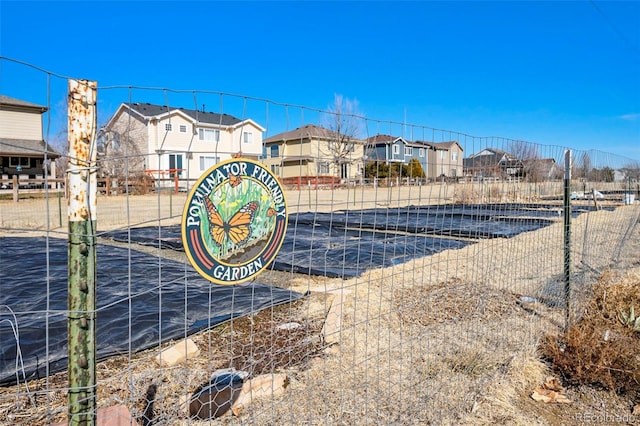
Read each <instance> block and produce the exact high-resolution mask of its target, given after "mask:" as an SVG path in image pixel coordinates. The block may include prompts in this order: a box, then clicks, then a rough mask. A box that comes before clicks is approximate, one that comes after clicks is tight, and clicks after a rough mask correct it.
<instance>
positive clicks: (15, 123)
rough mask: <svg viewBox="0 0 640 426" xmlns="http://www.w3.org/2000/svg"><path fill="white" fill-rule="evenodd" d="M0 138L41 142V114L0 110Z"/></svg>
mask: <svg viewBox="0 0 640 426" xmlns="http://www.w3.org/2000/svg"><path fill="white" fill-rule="evenodd" d="M0 137H3V138H8V139H27V140H42V116H41V114H39V113H35V114H34V113H26V112H16V111H5V110H0Z"/></svg>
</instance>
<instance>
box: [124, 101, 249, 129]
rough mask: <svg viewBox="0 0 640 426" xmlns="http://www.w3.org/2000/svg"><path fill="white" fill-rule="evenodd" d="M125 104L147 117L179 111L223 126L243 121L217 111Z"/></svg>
mask: <svg viewBox="0 0 640 426" xmlns="http://www.w3.org/2000/svg"><path fill="white" fill-rule="evenodd" d="M124 105H126V106H127V107H128V108H130V109H131V110H133V111H135V112H137V113H138V114H139V115H141V116H143V117H145V118H160V117H162V116H164V115H167V114H170V113H172V112H175V111H179V112H182V113H183V114H185V115H187V116H189V117H190V118H191V119H193V120H194V121H196V122H200V123H208V124H218V125H221V126H235V125H236V124H239V123H241V122H242V120H240V119H238V118H236V117H234V116H232V115H229V114H218V113H215V112H205V111H198V110H194V109H186V108H176V107H171V106H169V107H167V106H166V105H153V104H150V103H140V102H134V103H128V102H126V103H124Z"/></svg>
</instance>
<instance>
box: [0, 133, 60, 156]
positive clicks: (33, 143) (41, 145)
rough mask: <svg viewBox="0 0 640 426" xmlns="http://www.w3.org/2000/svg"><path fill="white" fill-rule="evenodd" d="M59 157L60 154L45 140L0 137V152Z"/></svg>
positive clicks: (4, 153)
mask: <svg viewBox="0 0 640 426" xmlns="http://www.w3.org/2000/svg"><path fill="white" fill-rule="evenodd" d="M45 152H46V153H47V157H49V158H58V157H60V154H59V153H58V152H57V151H56V150H55V149H54V148H53V147H52V146H51V145H49V144H48V143H46V142H45V141H43V140H26V139H9V138H0V154H2V155H21V156H25V157H39V156H44V154H45Z"/></svg>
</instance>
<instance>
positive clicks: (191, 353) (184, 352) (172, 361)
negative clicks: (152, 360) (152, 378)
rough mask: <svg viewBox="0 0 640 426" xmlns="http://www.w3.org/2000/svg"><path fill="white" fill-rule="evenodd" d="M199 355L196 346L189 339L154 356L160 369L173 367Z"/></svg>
mask: <svg viewBox="0 0 640 426" xmlns="http://www.w3.org/2000/svg"><path fill="white" fill-rule="evenodd" d="M199 353H200V350H199V349H198V346H196V344H195V343H194V342H193V340H191V339H186V340H183V341H182V342H178V343H176V344H175V345H173V346H171V347H170V348H167V349H165V350H164V351H162V352H161V353H160V354H159V355H158V356H156V362H157V363H158V365H159V366H160V367H173V366H174V365H177V364H180V363H181V362H183V361H184V360H185V359H187V358H195V357H197V356H198V354H199Z"/></svg>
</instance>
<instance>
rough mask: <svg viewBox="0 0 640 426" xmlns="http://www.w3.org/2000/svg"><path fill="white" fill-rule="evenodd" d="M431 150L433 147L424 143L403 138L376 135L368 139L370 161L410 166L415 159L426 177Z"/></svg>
mask: <svg viewBox="0 0 640 426" xmlns="http://www.w3.org/2000/svg"><path fill="white" fill-rule="evenodd" d="M429 150H433V147H431V146H429V145H428V144H425V143H424V142H411V141H408V140H406V139H404V138H403V137H397V136H389V135H375V136H372V137H370V138H368V139H367V158H368V161H376V162H383V163H402V164H409V162H410V161H411V160H412V159H415V160H416V161H417V162H418V163H420V166H421V167H422V170H423V171H424V173H425V176H428V168H429V153H428V151H429Z"/></svg>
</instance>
